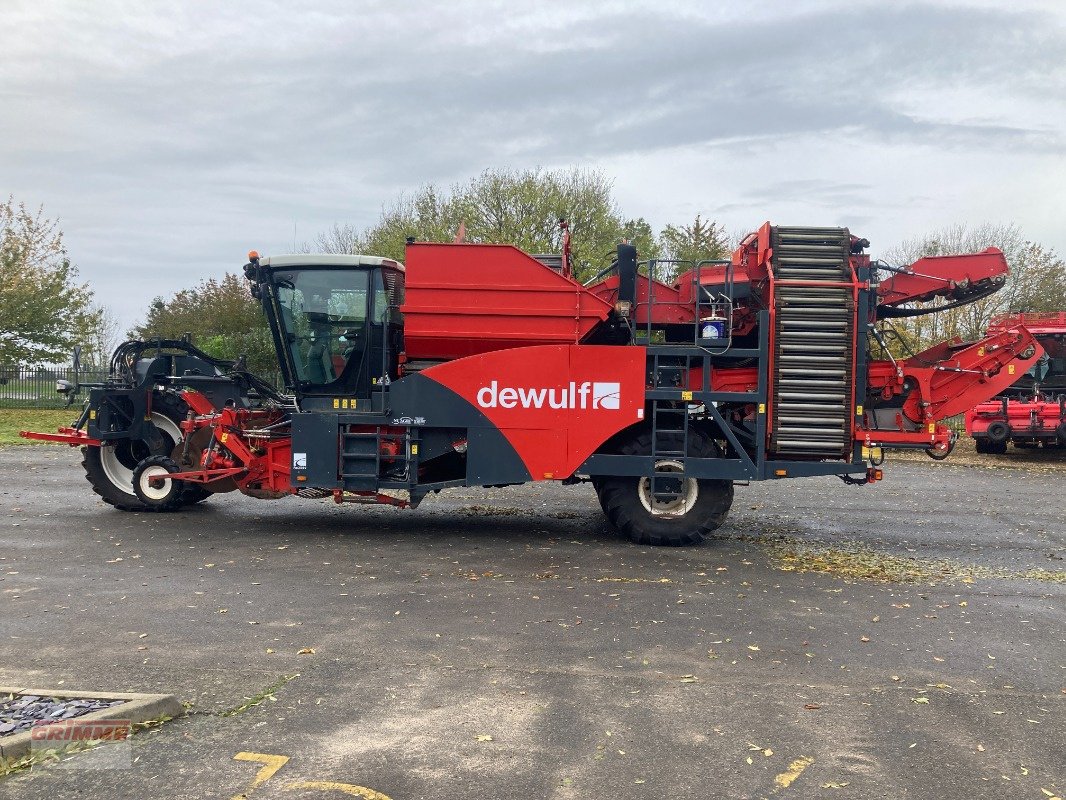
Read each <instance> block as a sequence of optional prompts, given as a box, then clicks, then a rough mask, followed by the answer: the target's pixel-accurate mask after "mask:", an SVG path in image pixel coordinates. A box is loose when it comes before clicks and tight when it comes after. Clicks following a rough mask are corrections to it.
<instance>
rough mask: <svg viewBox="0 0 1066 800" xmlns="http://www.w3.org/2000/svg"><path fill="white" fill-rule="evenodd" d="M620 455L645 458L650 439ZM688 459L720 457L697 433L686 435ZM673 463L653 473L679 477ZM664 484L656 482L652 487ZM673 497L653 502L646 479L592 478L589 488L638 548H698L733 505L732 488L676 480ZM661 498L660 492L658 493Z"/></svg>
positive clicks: (631, 443)
mask: <svg viewBox="0 0 1066 800" xmlns="http://www.w3.org/2000/svg"><path fill="white" fill-rule="evenodd" d="M620 449H621V454H622V455H650V454H651V450H652V448H651V434H650V433H648V432H646V431H645V432H643V433H640V434H638V435H637V436H635V437H634V438H633V439H631V440H630V441H629V442H627V443H626V444H624V445H623V446H622V447H621V448H620ZM688 454H689V456H690V457H691V456H698V457H703V458H715V457H718V456H719V455H720V452H719V450H718V446H717V445H716V444H715V443H714V441H713V440H712V439H710V438H708V437H707V436H705V435H704V434H703V433H701V432H700V431H698V430H695V429H690V430H689V433H688ZM682 469H683V464H682V462H680V461H677V460H674V459H662V460H660V461H658V462H656V472H657V473H660V474H669V473H671V472H680V471H681V470H682ZM660 480H662V481H664V482H666V481H669V479H668V478H666V479H658V480H657V481H656V483H659V481H660ZM678 480H679V485H677V486H674V487H672V488H673V489H674V490H675V492H676V496H674V497H661V496H660V497H656V496H655V495H654V494H653V493H652V490H651V479H650V478H648V477H636V476H625V477H616V478H596V479H595V480H594V485H595V486H596V493H597V495H598V497H599V500H600V506H601V507H602V508H603V511H604V513H605V514H606V515H607V519H608V520H609V521H610V523H611V525H613V526H614V527H615V528H616V529H617V530H618V531H619V532H620V533H622V534H623V535H624V536H626V537H627V538H628V539H630V541H633V542H636V543H637V544H646V545H653V546H667V547H681V546H685V545H693V544H699V543H700V542H702V541H703V538H704V536H706V535H707V534H708V533H710V532H711V531H714V530H716V529H717V528H719V527H720V526H721V525H722V523H723V522H724V521H725V518H726V516H727V515H728V514H729V509H730V507H731V506H732V505H733V483H732V481H725V480H709V479H706V478H684V479H678ZM660 492H661V487H660Z"/></svg>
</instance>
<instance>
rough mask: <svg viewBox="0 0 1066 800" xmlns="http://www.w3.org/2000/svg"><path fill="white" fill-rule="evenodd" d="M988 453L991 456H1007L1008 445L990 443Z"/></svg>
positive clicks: (1004, 443)
mask: <svg viewBox="0 0 1066 800" xmlns="http://www.w3.org/2000/svg"><path fill="white" fill-rule="evenodd" d="M986 452H987V453H988V454H989V455H990V456H1005V455H1007V443H1006V442H989V443H988V449H987V450H986Z"/></svg>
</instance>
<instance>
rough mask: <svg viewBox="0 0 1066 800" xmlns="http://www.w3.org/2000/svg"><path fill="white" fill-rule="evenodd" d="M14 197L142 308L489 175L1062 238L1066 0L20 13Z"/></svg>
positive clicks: (11, 138) (397, 0) (95, 4)
mask: <svg viewBox="0 0 1066 800" xmlns="http://www.w3.org/2000/svg"><path fill="white" fill-rule="evenodd" d="M0 53H2V57H0V194H3V195H5V196H6V195H8V194H13V195H14V196H15V198H16V200H22V201H25V202H26V203H27V204H31V205H38V204H44V207H45V212H46V214H47V215H48V216H52V217H59V218H60V219H61V222H62V227H63V230H64V232H65V234H66V239H67V244H68V246H69V249H70V252H71V255H72V257H73V259H74V261H75V262H76V263H77V264H78V266H79V268H80V270H81V274H82V276H83V278H85V279H86V280H89V281H91V282H92V284H93V285H94V287H95V288H96V290H97V294H98V297H99V299H100V300H102V301H104V302H106V303H108V304H109V305H111V306H112V307H113V308H114V309H115V311H116V312H117V313H118V315H119V317H120V318H121V320H122V322H123V324H124V325H129V324H131V323H133V322H134V321H135V320H136V319H137V318H138V317H139V316H140V315H141V314H143V311H144V309H145V307H146V305H147V303H148V301H149V300H150V299H151V298H152V297H153V296H155V295H158V294H168V293H170V292H173V291H174V290H176V289H179V288H182V287H184V286H187V285H189V284H191V283H193V282H195V280H196V279H198V278H200V277H207V276H219V275H221V274H222V273H223V272H225V271H226V270H234V269H236V268H239V267H240V265H241V264H242V263H243V262H244V260H245V259H244V255H245V253H246V252H247V251H248V250H249V249H250V248H255V249H258V250H259V251H260V252H261V253H279V252H288V251H290V250H291V249H292V246H293V241H294V236H293V229H294V225H295V228H296V235H295V239H296V242H297V244H301V243H302V242H304V241H306V240H309V239H311V238H313V237H314V235H315V234H316V233H318V232H319V231H321V230H323V229H325V228H327V227H329V226H330V225H331V224H332V223H334V222H342V223H343V222H350V223H352V224H354V225H357V226H364V225H368V224H371V223H373V222H374V221H375V220H376V219H377V217H378V215H379V214H380V211H381V208H382V206H383V205H386V204H388V203H390V202H391V201H392V200H393V199H394V198H395V197H396V196H397V195H398V194H399V193H401V192H403V191H404V190H411V189H415V188H417V187H418V186H420V185H422V184H424V183H428V182H432V183H436V184H440V185H445V186H446V185H449V184H451V183H452V182H455V181H459V180H464V179H466V178H468V177H470V176H473V175H476V174H477V173H479V172H481V171H482V170H484V169H486V168H495V167H507V168H526V167H535V166H542V167H548V168H554V167H568V166H581V167H593V168H598V169H601V170H603V171H604V172H605V173H606V174H607V175H608V176H609V177H611V178H612V179H613V180H614V186H615V194H616V197H617V199H618V201H619V203H620V205H621V207H622V210H623V211H624V212H625V213H626V214H627V215H629V216H644V217H646V218H647V219H648V220H649V221H651V222H652V223H653V225H655V226H657V227H658V226H661V225H663V224H666V223H668V222H685V221H689V220H691V219H692V218H693V217H694V216H695V215H696V214H697V213H702V214H703V215H704V216H705V217H711V218H714V219H717V220H719V221H721V222H723V223H724V224H725V225H726V228H727V229H728V230H731V231H732V230H736V229H741V228H744V229H752V228H755V227H757V226H758V225H759V224H761V223H762V222H763V221H765V220H767V219H769V220H772V221H774V222H776V223H781V224H808V225H846V226H848V227H850V228H851V229H852V231H853V232H855V233H859V234H861V235H863V236H865V237H867V238H868V239H870V240H871V241H872V242H873V248H872V251H873V252H874V253H875V254H876V253H877V251H878V250H879V249H887V248H888V247H890V246H891V245H893V244H895V243H897V242H898V241H900V240H902V239H908V238H912V237H914V236H917V235H919V234H921V233H923V232H925V231H928V230H930V229H932V228H936V227H940V226H944V225H947V224H951V223H955V222H983V221H993V222H1015V223H1017V224H1018V225H1019V226H1020V227H1021V228H1022V230H1023V232H1024V233H1025V234H1026V236H1027V237H1028V238H1031V239H1034V240H1036V241H1039V242H1042V243H1044V244H1046V245H1049V246H1052V247H1054V248H1055V249H1056V250H1057V251H1058V252H1059V254H1060V255H1066V224H1064V223H1063V216H1064V215H1066V2H1058V1H1057V0H1047V2H1021V1H1020V0H1012V1H1011V2H1009V3H1008V2H979V1H977V0H974V1H973V2H962V1H961V0H959V1H958V2H940V3H907V2H861V0H846V1H845V2H829V1H828V0H827V1H825V2H817V1H812V2H788V3H784V2H751V1H750V0H749V2H736V3H728V4H727V3H715V2H710V1H709V0H705V1H704V2H694V3H687V4H686V3H673V2H667V1H666V0H653V2H647V3H638V2H633V3H630V2H600V3H593V2H581V3H575V2H566V3H558V4H556V3H550V2H546V1H545V0H537V2H520V1H519V0H508V1H507V2H498V3H490V2H466V1H465V0H450V1H449V2H430V1H429V0H418V1H417V2H415V1H414V0H412V2H404V1H403V0H391V2H380V3H374V2H362V3H360V2H336V3H296V2H278V3H272V2H264V1H263V0H257V1H256V2H254V3H253V2H228V3H205V2H174V1H171V2H166V3H163V2H153V0H129V1H128V2H110V1H109V0H83V1H82V2H75V1H74V0H70V1H69V2H50V1H49V0H0Z"/></svg>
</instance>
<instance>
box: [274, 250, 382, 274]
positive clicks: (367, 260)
mask: <svg viewBox="0 0 1066 800" xmlns="http://www.w3.org/2000/svg"><path fill="white" fill-rule="evenodd" d="M259 263H260V264H262V265H263V266H264V267H392V268H393V269H399V270H402V269H403V264H401V263H400V262H399V261H393V260H392V259H391V258H381V257H380V256H363V255H337V254H335V253H294V254H292V255H280V256H266V257H264V258H260V259H259Z"/></svg>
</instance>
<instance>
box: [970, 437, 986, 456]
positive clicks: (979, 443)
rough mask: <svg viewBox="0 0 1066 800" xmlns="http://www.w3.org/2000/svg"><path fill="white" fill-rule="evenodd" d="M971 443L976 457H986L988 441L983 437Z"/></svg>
mask: <svg viewBox="0 0 1066 800" xmlns="http://www.w3.org/2000/svg"><path fill="white" fill-rule="evenodd" d="M973 443H974V448H975V449H976V450H977V454H978V455H986V454H987V453H988V452H989V450H988V440H987V439H986V438H984V437H983V436H982V437H981V438H980V439H974V440H973Z"/></svg>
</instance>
